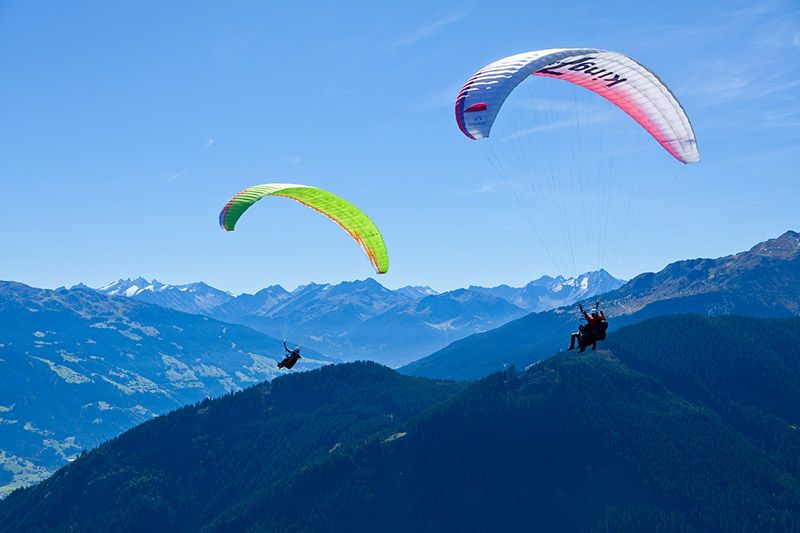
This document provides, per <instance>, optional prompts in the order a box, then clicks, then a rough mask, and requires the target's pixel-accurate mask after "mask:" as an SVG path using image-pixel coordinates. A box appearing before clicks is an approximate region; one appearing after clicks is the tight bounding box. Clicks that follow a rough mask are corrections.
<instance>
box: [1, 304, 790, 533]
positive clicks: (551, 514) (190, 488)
mask: <svg viewBox="0 0 800 533" xmlns="http://www.w3.org/2000/svg"><path fill="white" fill-rule="evenodd" d="M798 327H800V319H753V318H743V317H718V318H703V317H699V316H692V315H678V316H670V317H662V318H657V319H653V320H648V321H645V322H642V323H639V324H636V325H633V326H629V327H626V328H623V329H621V330H619V331H616V332H614V334H613V335H610V336H609V341H608V342H607V343H606V344H605V346H603V349H602V350H598V351H597V352H594V353H592V352H586V353H583V354H577V353H574V352H570V353H568V354H560V355H557V356H555V357H551V358H549V359H546V360H544V361H542V362H540V363H537V364H535V365H533V366H531V367H529V368H528V369H517V370H515V369H513V368H508V369H506V370H505V371H503V372H500V373H497V374H494V375H492V376H489V377H487V378H485V379H483V380H481V381H478V382H473V383H453V382H444V381H433V380H427V379H423V378H412V377H407V376H402V375H400V374H397V373H396V372H394V371H392V370H389V369H386V368H384V367H381V366H379V365H377V364H374V363H353V364H346V365H337V366H330V367H325V368H322V369H320V370H316V371H312V372H307V373H303V374H294V375H290V376H286V377H281V378H278V379H276V380H274V381H273V382H272V383H271V384H262V385H259V386H256V387H253V388H250V389H247V390H245V391H243V392H240V393H236V394H232V395H228V396H225V397H223V398H220V399H217V400H209V401H205V402H202V403H200V404H196V405H193V406H189V407H186V408H183V409H179V410H177V411H175V412H173V413H171V414H169V415H166V416H163V417H159V418H157V419H155V420H152V421H150V422H147V423H145V424H142V425H141V426H138V427H136V428H134V429H132V430H130V431H128V432H127V433H125V434H123V435H122V436H120V437H118V438H116V439H114V440H112V441H110V442H108V443H106V444H105V445H103V446H101V447H99V448H97V449H96V450H94V451H92V452H89V453H86V454H84V455H83V456H82V457H81V458H79V459H78V460H76V461H75V462H74V463H73V464H70V465H68V466H67V467H65V468H63V469H62V470H60V471H59V472H58V473H56V474H55V475H54V476H53V477H52V478H50V479H48V480H46V481H44V482H42V483H41V484H39V485H37V486H35V487H32V488H29V489H23V490H19V491H17V492H15V493H13V494H12V495H11V496H9V497H8V498H7V499H6V500H5V501H3V502H1V503H0V529H2V530H7V531H22V530H24V531H48V530H56V531H66V530H70V531H98V530H126V531H131V530H143V529H151V530H161V529H163V530H166V529H169V530H175V531H196V530H208V531H397V530H418V531H443V530H451V531H452V530H455V531H487V530H495V531H592V530H593V531H625V530H628V531H631V530H633V531H645V530H646V531H770V530H771V531H791V530H797V529H799V528H800V432H798V426H800V420H799V419H800V340H799V339H798V337H797V335H796V332H797V330H798Z"/></svg>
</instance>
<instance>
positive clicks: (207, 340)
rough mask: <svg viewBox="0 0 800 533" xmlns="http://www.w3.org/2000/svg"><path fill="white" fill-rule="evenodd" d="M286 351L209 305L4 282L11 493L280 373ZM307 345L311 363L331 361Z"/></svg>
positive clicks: (0, 455)
mask: <svg viewBox="0 0 800 533" xmlns="http://www.w3.org/2000/svg"><path fill="white" fill-rule="evenodd" d="M134 285H136V283H133V284H131V285H129V286H128V287H126V288H123V287H122V286H121V287H120V290H122V291H128V290H130V292H133V289H132V287H133V286H134ZM142 289H144V287H143V288H142ZM145 292H149V291H145ZM154 292H156V293H158V294H163V293H165V292H168V291H166V290H165V291H158V290H156V291H154ZM282 356H283V346H282V344H281V341H279V340H277V339H274V338H272V337H269V336H267V335H264V334H263V333H259V332H257V331H254V330H252V329H250V328H246V327H243V326H239V325H232V324H225V323H222V322H218V321H216V320H214V319H211V318H209V317H206V316H200V315H195V314H187V313H182V312H178V311H174V310H172V309H168V308H166V307H161V306H157V305H152V304H149V303H145V302H141V301H138V299H137V298H122V297H116V296H106V295H104V294H102V293H101V292H98V291H95V290H91V289H84V288H78V289H70V290H67V289H61V290H56V291H52V290H44V289H36V288H33V287H29V286H27V285H23V284H21V283H13V282H0V391H1V392H0V493H2V492H4V491H5V490H7V489H8V488H9V486H13V485H15V484H24V483H26V482H29V481H31V480H35V479H36V478H37V477H39V476H44V475H47V474H48V473H49V471H50V470H51V469H53V468H54V467H56V466H60V465H61V464H63V462H64V461H68V460H72V459H73V458H74V457H75V456H77V454H78V453H79V452H80V451H81V450H82V449H86V448H91V447H94V446H96V445H97V444H99V443H100V442H102V441H104V440H106V439H109V438H111V437H114V436H115V435H117V434H119V433H120V432H122V431H124V430H125V429H127V428H129V427H131V426H133V425H134V424H137V423H140V422H142V421H144V420H147V419H149V418H151V417H153V416H155V415H157V414H161V413H165V412H167V411H169V410H172V409H175V408H177V407H180V406H181V405H184V404H186V403H190V402H195V401H198V400H201V399H202V398H205V397H207V396H218V395H221V394H224V393H227V392H231V391H235V390H238V389H240V388H242V387H245V386H248V385H252V384H254V383H258V382H260V381H263V380H265V379H270V378H273V377H275V376H277V375H279V374H281V373H283V372H284V371H280V370H278V369H277V368H276V366H275V365H276V359H279V358H280V357H282ZM304 356H305V357H304V358H303V359H302V360H301V361H300V363H298V364H299V365H300V366H299V368H305V369H308V368H314V367H316V366H319V365H320V364H322V363H323V362H325V359H324V358H323V357H321V356H318V355H314V352H313V351H311V350H306V351H305V352H304ZM295 368H298V367H295ZM0 529H2V528H0Z"/></svg>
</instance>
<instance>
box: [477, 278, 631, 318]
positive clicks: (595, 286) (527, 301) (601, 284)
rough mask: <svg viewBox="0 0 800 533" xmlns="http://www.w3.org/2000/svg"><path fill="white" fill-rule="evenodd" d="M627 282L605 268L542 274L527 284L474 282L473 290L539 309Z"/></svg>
mask: <svg viewBox="0 0 800 533" xmlns="http://www.w3.org/2000/svg"><path fill="white" fill-rule="evenodd" d="M624 284H625V281H623V280H621V279H617V278H615V277H614V276H612V275H611V274H609V273H608V272H606V271H605V270H602V269H601V270H597V271H595V272H586V273H585V274H581V275H580V276H576V277H574V278H564V277H563V276H558V277H555V278H552V277H550V276H542V277H541V278H539V279H537V280H534V281H531V282H530V283H528V284H527V285H525V286H524V287H509V286H508V285H498V286H497V287H476V286H471V287H470V290H474V291H479V292H485V293H487V294H491V295H493V296H498V297H500V298H503V299H505V300H508V301H509V302H511V303H513V304H514V305H516V306H517V307H521V308H523V309H525V310H527V311H533V312H539V311H545V310H548V309H554V308H556V307H561V306H564V305H571V304H573V303H575V302H578V301H581V300H586V299H589V298H592V297H593V296H596V295H598V294H604V293H606V292H610V291H613V290H614V289H617V288H619V287H621V286H622V285H624Z"/></svg>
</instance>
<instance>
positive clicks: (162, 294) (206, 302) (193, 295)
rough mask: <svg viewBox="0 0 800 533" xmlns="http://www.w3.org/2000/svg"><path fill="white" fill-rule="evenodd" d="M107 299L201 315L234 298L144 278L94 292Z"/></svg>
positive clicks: (202, 285) (205, 287) (193, 286)
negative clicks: (105, 296)
mask: <svg viewBox="0 0 800 533" xmlns="http://www.w3.org/2000/svg"><path fill="white" fill-rule="evenodd" d="M97 291H98V292H101V293H103V294H105V295H108V296H127V297H129V298H134V299H136V300H140V301H142V302H147V303H151V304H156V305H160V306H162V307H168V308H170V309H175V310H176V311H183V312H184V313H195V314H203V313H207V312H208V311H210V310H211V309H214V308H216V307H219V306H220V305H222V304H224V303H226V302H229V301H230V300H231V299H233V296H231V295H230V294H228V293H227V292H223V291H221V290H219V289H215V288H214V287H211V286H210V285H207V284H205V283H203V282H198V283H188V284H186V285H166V284H164V283H160V282H159V281H156V280H153V281H148V280H146V279H144V278H137V279H120V280H118V281H115V282H114V283H111V284H109V285H106V286H105V287H100V288H99V289H97Z"/></svg>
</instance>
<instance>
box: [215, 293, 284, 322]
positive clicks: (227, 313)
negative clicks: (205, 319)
mask: <svg viewBox="0 0 800 533" xmlns="http://www.w3.org/2000/svg"><path fill="white" fill-rule="evenodd" d="M289 295H290V293H289V291H287V290H286V289H284V288H283V287H281V286H280V285H270V286H269V287H266V288H264V289H261V290H260V291H258V292H257V293H255V294H241V295H239V296H237V297H235V298H233V299H231V300H229V301H227V302H225V303H223V304H221V305H218V306H217V307H214V308H213V309H210V310H209V311H208V312H209V313H210V314H212V315H213V316H214V317H215V318H218V319H219V320H223V321H226V322H236V320H237V319H238V318H240V317H243V316H248V315H261V314H264V313H266V312H267V311H269V310H270V309H272V308H273V307H275V306H276V305H277V304H278V303H279V302H282V301H284V300H286V299H287V298H289Z"/></svg>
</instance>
